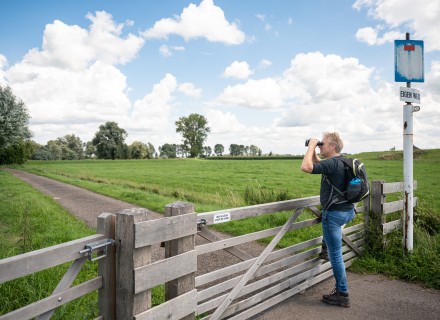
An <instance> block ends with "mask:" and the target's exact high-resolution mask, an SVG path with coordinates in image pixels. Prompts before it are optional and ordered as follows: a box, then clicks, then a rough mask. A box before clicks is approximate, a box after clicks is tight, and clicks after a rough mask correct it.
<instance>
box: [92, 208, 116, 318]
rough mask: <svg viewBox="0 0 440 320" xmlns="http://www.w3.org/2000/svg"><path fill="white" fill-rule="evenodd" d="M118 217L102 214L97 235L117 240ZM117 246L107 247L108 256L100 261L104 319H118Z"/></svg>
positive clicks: (100, 291)
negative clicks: (116, 222)
mask: <svg viewBox="0 0 440 320" xmlns="http://www.w3.org/2000/svg"><path fill="white" fill-rule="evenodd" d="M115 221H116V216H115V215H114V214H111V213H101V214H100V215H99V216H98V222H97V230H96V231H97V233H98V234H103V235H105V236H106V237H107V239H114V238H115ZM115 253H116V251H115V246H108V247H107V256H106V257H105V258H103V259H100V260H98V275H100V276H102V282H103V287H102V288H101V289H99V290H98V305H99V314H100V315H101V316H102V317H103V318H104V319H109V320H113V319H116V287H115V286H116V282H115V281H116V265H115Z"/></svg>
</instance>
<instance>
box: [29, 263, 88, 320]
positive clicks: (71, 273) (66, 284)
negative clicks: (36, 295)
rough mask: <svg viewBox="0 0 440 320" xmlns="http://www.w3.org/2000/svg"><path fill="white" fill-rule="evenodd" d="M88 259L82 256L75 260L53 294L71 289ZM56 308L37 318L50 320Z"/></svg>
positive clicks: (38, 319)
mask: <svg viewBox="0 0 440 320" xmlns="http://www.w3.org/2000/svg"><path fill="white" fill-rule="evenodd" d="M86 261H87V257H83V258H80V259H78V260H75V261H74V262H73V263H72V264H71V265H70V266H69V269H67V271H66V273H65V274H64V276H63V278H62V279H61V281H60V282H59V283H58V285H57V287H56V288H55V290H54V291H53V292H52V295H55V294H58V293H60V292H62V291H64V290H66V289H69V288H70V286H71V285H72V283H73V281H75V279H76V277H77V275H78V273H79V272H80V271H81V269H82V267H83V266H84V264H85V263H86ZM54 312H55V310H50V311H48V312H46V313H44V314H42V315H40V316H39V317H37V320H49V319H50V318H51V317H52V315H53V314H54Z"/></svg>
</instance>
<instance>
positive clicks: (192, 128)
mask: <svg viewBox="0 0 440 320" xmlns="http://www.w3.org/2000/svg"><path fill="white" fill-rule="evenodd" d="M29 119H30V117H29V113H28V111H27V108H26V106H25V104H24V103H23V101H21V100H20V99H18V98H17V97H15V95H14V94H13V93H12V90H11V89H10V88H9V87H4V88H3V87H2V86H0V164H10V163H17V164H21V163H24V162H25V161H26V160H27V159H32V160H81V159H90V158H98V159H112V160H114V159H153V158H178V157H190V158H195V157H202V158H204V157H212V156H214V155H215V156H219V157H221V156H223V155H225V148H224V146H223V145H222V144H216V145H215V146H214V149H212V148H211V147H210V146H206V145H205V141H206V139H207V137H208V133H209V132H210V128H209V127H208V120H207V119H206V118H205V117H204V116H202V115H199V114H196V113H193V114H190V115H189V116H188V117H181V118H179V120H177V121H176V122H175V125H176V132H177V133H180V134H181V135H182V143H181V144H172V143H165V144H164V145H162V146H159V147H158V150H157V151H156V149H155V147H154V146H153V144H152V143H150V142H147V143H144V142H141V141H134V142H133V143H131V144H130V145H128V144H126V143H125V139H126V138H127V136H128V134H127V131H126V130H125V129H123V128H121V127H119V125H118V124H117V123H116V122H113V121H108V122H106V123H105V124H102V125H101V126H99V129H98V131H97V132H96V133H95V136H94V138H93V139H92V140H91V141H88V142H83V141H81V139H80V138H79V137H77V136H75V135H74V134H67V135H65V136H64V137H59V138H57V139H55V140H50V141H48V142H47V143H46V145H42V144H38V143H36V142H35V141H33V140H31V137H32V134H31V132H30V130H29V128H28V123H29ZM229 155H230V156H254V157H255V156H261V155H262V151H261V149H260V148H258V147H257V146H255V145H250V146H245V145H238V144H231V145H230V146H229Z"/></svg>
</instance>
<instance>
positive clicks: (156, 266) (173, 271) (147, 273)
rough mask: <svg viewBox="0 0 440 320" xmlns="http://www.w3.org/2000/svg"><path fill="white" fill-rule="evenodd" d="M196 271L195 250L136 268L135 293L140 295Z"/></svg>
mask: <svg viewBox="0 0 440 320" xmlns="http://www.w3.org/2000/svg"><path fill="white" fill-rule="evenodd" d="M196 271H197V256H196V252H195V251H194V250H193V251H189V252H185V253H183V254H180V255H178V256H173V257H171V258H167V259H165V260H160V261H157V262H154V263H152V264H149V265H146V266H144V267H140V268H136V269H135V270H134V292H135V293H139V292H142V291H145V290H148V289H151V288H154V287H155V286H157V285H159V284H163V283H165V282H168V281H171V280H174V279H177V278H180V277H183V276H185V275H187V274H189V273H192V272H196Z"/></svg>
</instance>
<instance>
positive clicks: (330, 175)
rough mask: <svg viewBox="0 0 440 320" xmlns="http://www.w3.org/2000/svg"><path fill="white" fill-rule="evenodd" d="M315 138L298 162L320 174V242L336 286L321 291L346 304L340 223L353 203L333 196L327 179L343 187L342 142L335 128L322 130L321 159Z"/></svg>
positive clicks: (327, 297)
mask: <svg viewBox="0 0 440 320" xmlns="http://www.w3.org/2000/svg"><path fill="white" fill-rule="evenodd" d="M318 142H319V141H318V140H317V139H310V141H309V145H308V149H307V152H306V154H305V156H304V159H303V162H302V164H301V170H302V171H304V172H306V173H311V174H322V179H321V190H320V202H321V206H322V234H323V238H324V240H323V246H324V243H325V245H326V246H327V250H328V256H329V259H330V263H331V266H332V269H333V276H334V277H335V280H336V287H335V289H334V290H333V291H332V292H331V293H330V294H326V295H323V301H324V302H325V303H328V304H332V305H338V306H341V307H347V308H348V307H349V306H350V298H349V296H348V285H347V275H346V273H345V266H344V260H343V258H342V226H343V225H344V224H346V223H348V222H350V221H351V220H353V218H354V214H355V213H354V205H353V204H352V203H348V202H344V201H341V199H339V198H337V197H336V194H337V193H336V192H334V190H333V188H332V186H331V185H330V183H329V182H328V181H327V180H326V179H328V180H329V181H330V182H331V183H332V184H333V185H334V186H335V187H336V188H338V189H339V190H342V191H345V190H346V186H347V179H348V178H347V174H346V172H345V166H344V163H343V162H342V161H341V160H340V157H341V155H340V153H341V150H342V148H343V146H344V144H343V142H342V139H341V137H340V136H339V134H338V133H337V132H325V133H324V134H323V136H322V145H319V149H320V155H321V156H322V157H324V158H325V160H321V159H320V157H319V156H318V155H317V154H316V151H315V149H316V146H318Z"/></svg>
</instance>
